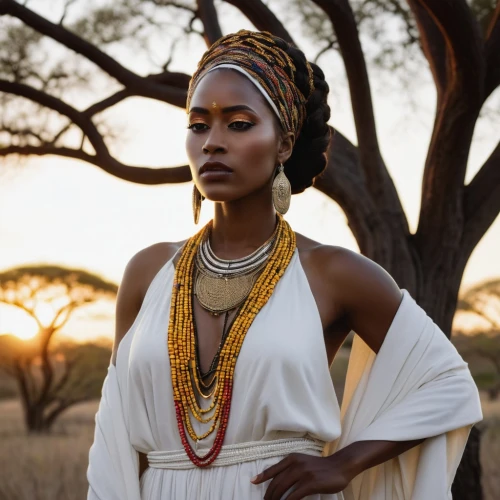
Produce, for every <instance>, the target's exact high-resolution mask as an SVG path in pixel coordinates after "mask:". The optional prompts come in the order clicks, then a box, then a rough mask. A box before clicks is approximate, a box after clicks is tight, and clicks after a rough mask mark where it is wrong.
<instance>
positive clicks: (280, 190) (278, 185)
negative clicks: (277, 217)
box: [273, 163, 292, 215]
mask: <svg viewBox="0 0 500 500" xmlns="http://www.w3.org/2000/svg"><path fill="white" fill-rule="evenodd" d="M284 170H285V167H284V166H283V163H282V164H280V166H279V172H278V175H277V176H276V177H275V178H274V182H273V205H274V208H275V209H276V211H277V212H279V213H280V214H281V215H284V214H286V213H287V212H288V209H289V208H290V200H291V198H292V186H291V185H290V181H289V180H288V178H287V176H286V175H285V172H284Z"/></svg>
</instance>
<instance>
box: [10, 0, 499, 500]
mask: <svg viewBox="0 0 500 500" xmlns="http://www.w3.org/2000/svg"><path fill="white" fill-rule="evenodd" d="M243 28H245V29H259V30H267V31H271V32H272V33H274V34H276V35H278V36H281V37H283V38H285V39H287V40H288V41H290V42H292V43H294V44H296V45H297V46H298V47H300V48H301V49H302V50H303V51H304V52H305V53H306V55H307V57H308V59H309V60H311V61H315V62H316V63H317V64H319V65H320V67H321V68H322V69H323V70H324V72H325V75H326V79H327V81H328V83H329V86H330V97H329V104H330V106H331V110H332V117H331V120H330V124H331V126H332V127H333V128H334V129H335V135H334V138H333V139H332V144H331V148H330V151H329V161H328V167H327V169H326V171H325V172H324V174H323V175H322V176H321V177H320V178H319V179H318V180H317V182H316V183H315V186H314V188H311V189H309V190H308V191H306V192H305V193H303V194H300V195H297V196H294V197H293V199H292V205H291V209H290V211H289V212H288V214H287V216H286V218H287V220H288V221H289V222H290V223H291V225H292V227H293V228H294V229H295V230H296V231H298V232H300V233H302V234H305V235H306V236H308V237H310V238H313V239H316V240H319V241H321V242H323V243H326V244H331V245H340V246H343V247H347V248H349V249H352V250H354V251H358V252H362V253H363V254H364V255H366V256H368V257H370V258H371V259H373V260H375V261H376V262H378V263H379V264H380V265H382V266H383V267H384V268H385V269H387V271H389V272H390V273H391V274H392V276H393V277H394V278H395V279H396V281H397V282H398V284H399V286H400V287H401V288H406V289H407V290H409V291H410V293H411V294H412V295H413V296H414V297H415V298H416V299H417V301H418V303H419V304H420V305H421V306H422V307H424V309H425V310H426V311H427V312H428V314H430V315H431V317H432V318H433V319H434V321H436V323H438V325H439V326H440V327H441V328H442V329H443V331H444V332H445V333H446V335H447V336H449V337H450V338H451V341H452V342H453V343H454V344H455V345H456V347H457V348H458V350H459V351H460V353H461V354H462V356H463V357H464V358H465V359H466V361H467V362H468V363H469V366H470V368H471V371H472V373H473V376H474V378H475V380H476V383H477V385H478V387H479V389H480V391H481V398H482V403H483V411H484V416H485V419H484V421H483V422H482V423H481V424H480V425H478V426H477V427H476V428H475V429H474V430H473V432H472V433H471V438H470V441H469V446H468V448H467V451H466V454H465V456H464V460H463V462H462V465H461V467H460V469H459V471H458V473H457V480H456V486H455V489H454V498H464V499H468V500H475V499H482V498H485V499H489V500H493V499H497V498H500V471H499V469H498V460H500V342H499V340H500V219H499V218H498V214H499V211H500V142H499V140H500V90H499V85H500V1H497V0H455V1H454V2H449V1H447V2H444V1H442V0H408V1H407V0H350V1H349V0H267V1H263V0H224V1H222V0H215V1H214V0H197V1H196V0H178V1H169V0H114V1H110V0H27V1H23V2H22V1H15V0H0V443H1V444H0V500H4V499H5V500H27V499H30V500H31V499H36V500H49V499H50V500H59V499H61V500H62V499H64V500H82V499H84V498H86V490H87V483H86V478H85V470H86V467H87V461H88V449H89V447H90V445H91V443H92V439H93V431H94V415H95V412H96V410H97V406H98V402H99V397H100V390H101V386H102V381H103V379H104V376H105V374H106V370H107V366H108V364H109V358H110V353H111V345H112V341H113V335H114V305H115V298H116V292H117V289H118V285H119V282H120V280H121V277H122V274H123V270H124V268H125V266H126V264H127V262H128V260H129V259H130V258H131V257H132V256H133V255H134V254H135V253H136V252H137V251H139V250H141V249H143V248H144V247H146V246H149V245H151V244H154V243H157V242H159V241H178V240H182V239H185V238H187V237H189V236H190V235H192V234H193V233H194V232H195V231H196V227H197V226H195V225H194V224H193V222H192V211H191V190H192V184H191V183H190V182H189V180H190V174H189V171H188V169H187V167H186V161H187V159H186V154H185V149H184V140H185V134H186V126H187V119H186V113H185V110H184V103H185V98H186V89H187V85H188V82H189V79H190V75H191V74H192V73H193V71H194V70H195V68H196V64H197V61H198V60H199V59H200V57H201V55H202V54H203V52H204V51H205V50H206V48H207V46H209V45H210V44H211V43H212V42H214V41H215V40H217V38H219V37H220V36H222V35H223V34H227V33H231V32H235V31H237V30H239V29H243ZM211 215H212V206H211V205H210V203H209V202H207V201H205V202H204V203H203V207H202V212H201V220H200V227H201V225H202V224H204V223H206V222H207V221H208V220H210V218H211ZM349 349H350V342H349V341H347V342H346V343H345V345H344V346H343V347H342V349H341V351H340V353H339V354H338V355H337V357H336V360H335V361H334V364H333V366H332V376H333V379H334V383H335V386H336V389H337V393H338V395H339V399H340V398H341V397H342V391H343V380H344V377H345V371H346V368H347V362H348V358H349Z"/></svg>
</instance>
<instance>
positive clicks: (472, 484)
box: [451, 427, 483, 500]
mask: <svg viewBox="0 0 500 500" xmlns="http://www.w3.org/2000/svg"><path fill="white" fill-rule="evenodd" d="M480 441H481V431H480V429H479V428H478V427H473V428H472V430H471V433H470V436H469V440H468V441H467V446H466V447H465V452H464V456H463V458H462V461H461V462H460V465H459V466H458V470H457V474H456V476H455V480H454V481H453V487H452V489H451V491H452V494H453V500H482V498H483V489H482V486H481V462H480V460H479V444H480Z"/></svg>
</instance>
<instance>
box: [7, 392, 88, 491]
mask: <svg viewBox="0 0 500 500" xmlns="http://www.w3.org/2000/svg"><path fill="white" fill-rule="evenodd" d="M96 410H97V403H96V402H92V403H87V404H82V405H79V406H78V407H75V408H73V409H71V410H70V411H68V413H67V414H66V415H64V416H63V417H62V418H61V419H60V422H58V424H57V425H56V426H55V428H54V431H53V434H52V435H50V436H27V435H26V434H25V431H24V429H23V425H22V421H21V408H20V405H19V404H18V402H17V401H7V402H2V403H1V404H0V442H1V452H0V500H84V499H85V498H86V494H87V487H88V486H87V480H86V475H85V473H86V469H87V463H88V450H89V448H90V445H91V444H92V440H93V432H94V415H95V412H96Z"/></svg>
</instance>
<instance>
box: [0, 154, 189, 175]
mask: <svg viewBox="0 0 500 500" xmlns="http://www.w3.org/2000/svg"><path fill="white" fill-rule="evenodd" d="M13 154H18V155H23V156H28V155H35V156H47V155H56V156H63V157H65V158H74V159H77V160H82V161H85V162H88V163H91V164H92V165H95V166H96V167H99V168H101V169H102V170H104V171H105V172H107V173H109V174H111V175H113V176H115V177H118V178H119V179H123V180H125V181H129V182H134V183H137V184H146V185H157V184H178V183H181V182H189V181H190V180H191V172H190V170H189V167H188V166H187V165H183V166H181V167H162V168H149V167H136V166H132V165H125V164H124V163H121V162H119V161H118V160H116V159H114V158H112V157H111V156H108V157H98V156H95V155H90V154H88V153H85V152H84V151H82V150H79V149H71V148H63V147H55V146H52V145H44V146H7V147H5V148H0V157H1V156H8V155H13Z"/></svg>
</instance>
